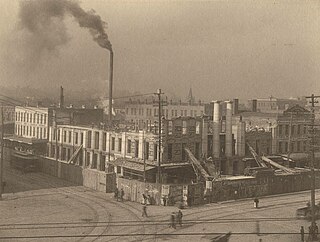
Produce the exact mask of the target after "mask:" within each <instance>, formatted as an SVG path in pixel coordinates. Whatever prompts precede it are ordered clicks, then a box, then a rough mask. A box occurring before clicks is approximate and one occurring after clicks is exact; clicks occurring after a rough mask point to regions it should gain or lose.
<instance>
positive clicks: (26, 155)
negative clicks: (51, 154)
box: [12, 151, 38, 160]
mask: <svg viewBox="0 0 320 242" xmlns="http://www.w3.org/2000/svg"><path fill="white" fill-rule="evenodd" d="M12 155H13V156H14V157H17V158H21V159H25V160H35V159H38V158H37V157H36V156H34V155H32V154H29V153H24V152H21V151H15V152H13V154H12Z"/></svg>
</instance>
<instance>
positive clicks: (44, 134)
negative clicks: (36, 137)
mask: <svg viewBox="0 0 320 242" xmlns="http://www.w3.org/2000/svg"><path fill="white" fill-rule="evenodd" d="M43 138H44V139H46V138H47V129H46V128H44V129H43Z"/></svg>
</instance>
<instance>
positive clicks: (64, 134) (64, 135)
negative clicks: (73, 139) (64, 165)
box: [63, 130, 67, 142]
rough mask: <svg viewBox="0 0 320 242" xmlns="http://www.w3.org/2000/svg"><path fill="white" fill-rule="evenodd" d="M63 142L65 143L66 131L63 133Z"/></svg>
mask: <svg viewBox="0 0 320 242" xmlns="http://www.w3.org/2000/svg"><path fill="white" fill-rule="evenodd" d="M63 142H67V131H65V130H64V131H63Z"/></svg>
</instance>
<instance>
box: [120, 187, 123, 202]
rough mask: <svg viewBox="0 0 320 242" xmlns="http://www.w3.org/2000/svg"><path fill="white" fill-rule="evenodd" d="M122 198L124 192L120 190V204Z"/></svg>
mask: <svg viewBox="0 0 320 242" xmlns="http://www.w3.org/2000/svg"><path fill="white" fill-rule="evenodd" d="M123 196H124V191H123V188H121V191H120V200H121V202H123Z"/></svg>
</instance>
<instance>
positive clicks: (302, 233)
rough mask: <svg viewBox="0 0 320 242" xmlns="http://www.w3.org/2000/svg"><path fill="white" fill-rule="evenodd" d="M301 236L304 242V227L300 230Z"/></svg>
mask: <svg viewBox="0 0 320 242" xmlns="http://www.w3.org/2000/svg"><path fill="white" fill-rule="evenodd" d="M300 234H301V242H304V227H303V226H301V228H300Z"/></svg>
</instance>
